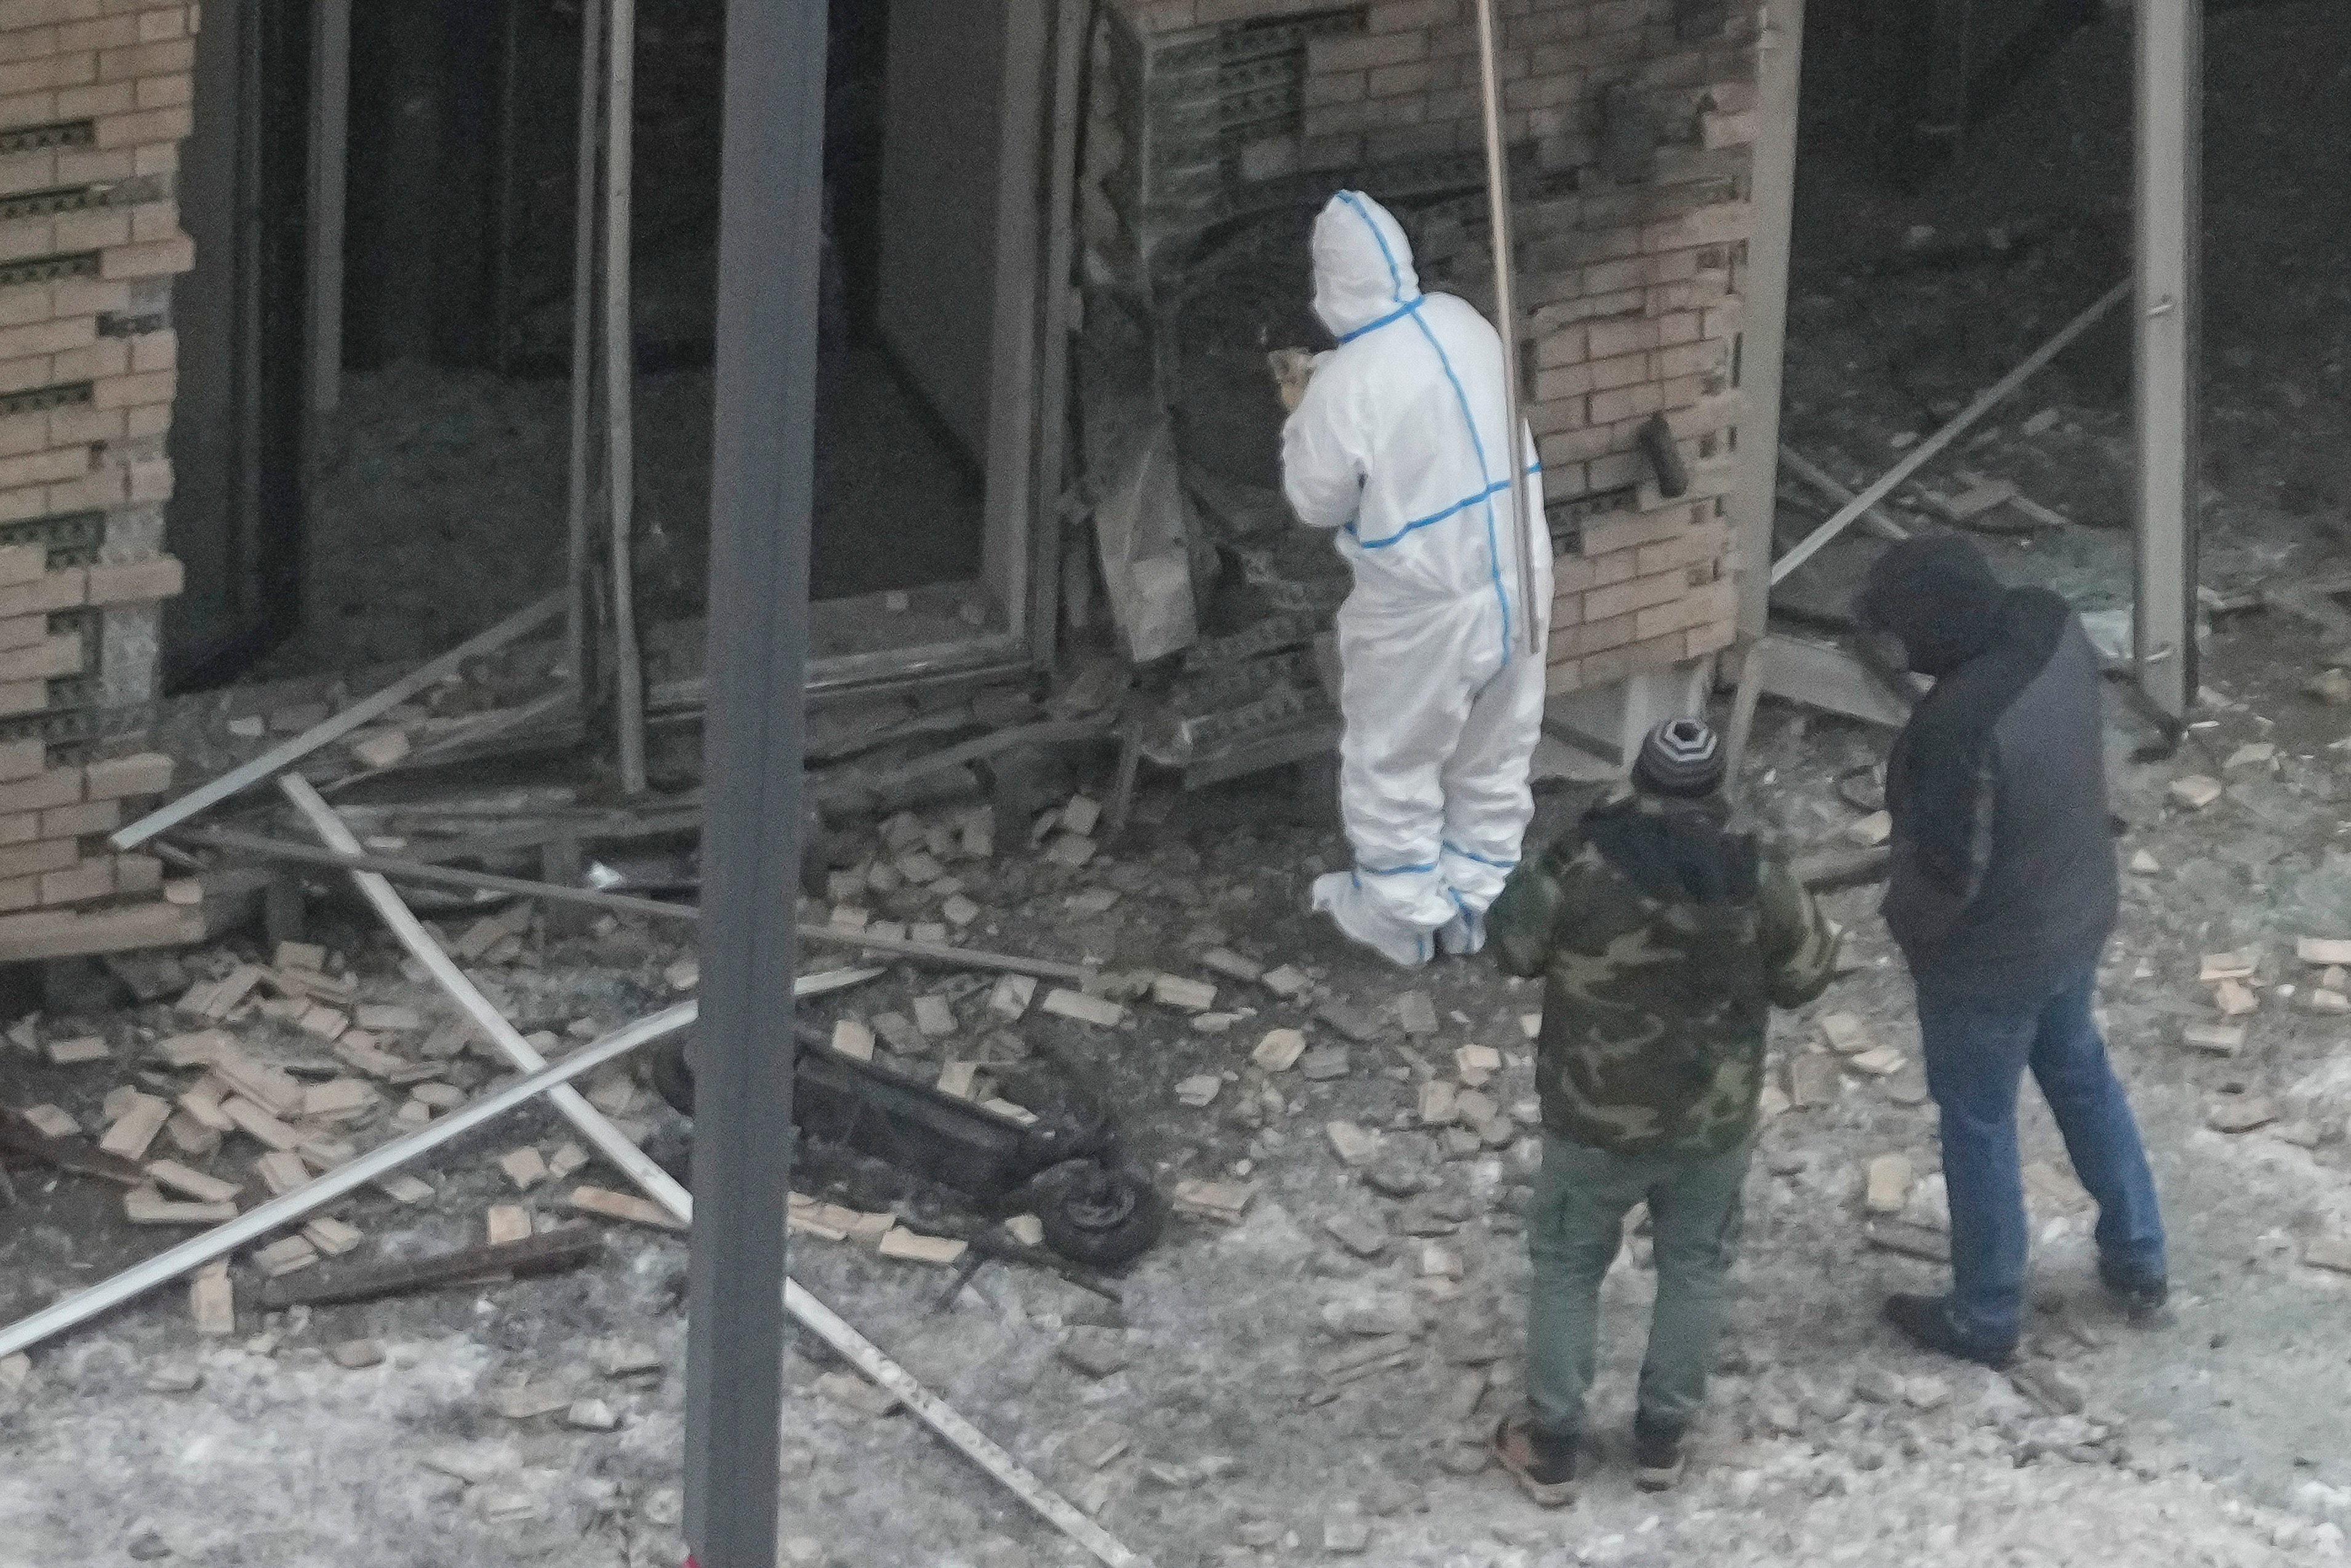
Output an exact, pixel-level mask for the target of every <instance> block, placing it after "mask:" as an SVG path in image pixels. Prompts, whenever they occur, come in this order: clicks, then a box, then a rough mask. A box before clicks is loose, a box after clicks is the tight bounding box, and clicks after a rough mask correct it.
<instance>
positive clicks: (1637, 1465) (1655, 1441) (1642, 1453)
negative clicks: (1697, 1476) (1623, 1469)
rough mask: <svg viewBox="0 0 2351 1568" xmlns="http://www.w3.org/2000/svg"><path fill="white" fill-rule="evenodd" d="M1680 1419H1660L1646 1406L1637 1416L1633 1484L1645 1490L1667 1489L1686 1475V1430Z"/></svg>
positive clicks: (1634, 1432)
mask: <svg viewBox="0 0 2351 1568" xmlns="http://www.w3.org/2000/svg"><path fill="white" fill-rule="evenodd" d="M1684 1430H1685V1428H1684V1427H1683V1426H1682V1425H1681V1424H1680V1423H1678V1422H1669V1421H1660V1420H1656V1419H1655V1418H1653V1417H1652V1416H1650V1415H1649V1413H1648V1412H1647V1411H1646V1410H1644V1411H1640V1412H1638V1413H1636V1414H1635V1416H1634V1417H1633V1469H1634V1474H1633V1484H1634V1485H1635V1486H1637V1487H1639V1488H1640V1489H1641V1490H1643V1491H1667V1490H1671V1489H1672V1488H1673V1487H1675V1486H1676V1485H1677V1484H1679V1482H1680V1480H1681V1479H1682V1464H1683V1458H1682V1433H1683V1431H1684Z"/></svg>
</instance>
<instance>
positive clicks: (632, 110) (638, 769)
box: [604, 0, 813, 795]
mask: <svg viewBox="0 0 2351 1568" xmlns="http://www.w3.org/2000/svg"><path fill="white" fill-rule="evenodd" d="M636 54H637V0H612V47H611V56H610V57H609V59H608V60H607V62H606V65H607V70H606V76H605V80H606V83H607V88H606V92H605V106H604V413H605V420H606V424H605V432H604V490H605V499H606V501H607V502H608V503H609V504H610V505H611V509H612V544H611V552H612V654H613V664H614V666H615V668H614V672H613V673H614V675H615V678H616V679H617V681H618V683H619V685H620V698H621V700H620V704H619V709H618V718H619V729H620V732H621V793H622V794H623V795H642V794H643V793H644V792H645V672H644V664H643V660H642V659H641V657H640V656H639V654H638V652H637V591H636V577H637V573H636V553H635V548H634V546H635V537H636V511H637V463H636V439H637V438H636V382H637V345H636V333H635V315H634V311H633V310H632V307H631V298H632V296H631V293H630V277H629V240H630V235H631V234H632V229H633V217H632V214H633V213H634V211H635V204H634V201H633V199H632V195H631V193H630V183H631V181H632V179H633V177H634V173H635V162H636V145H635V135H634V131H635V126H634V118H635V114H636V100H637V89H636ZM811 177H813V176H811Z"/></svg>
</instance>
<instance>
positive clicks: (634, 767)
mask: <svg viewBox="0 0 2351 1568" xmlns="http://www.w3.org/2000/svg"><path fill="white" fill-rule="evenodd" d="M636 106H637V0H612V37H611V47H610V49H609V50H608V52H607V54H606V57H605V89H604V417H605V427H604V499H605V501H606V503H607V504H608V505H609V506H610V507H611V514H612V516H611V523H612V538H611V555H612V559H611V569H612V664H613V674H614V678H615V684H616V685H618V686H619V688H620V701H619V702H618V703H617V704H616V705H615V716H616V719H617V727H618V728H619V730H620V738H621V793H622V794H623V795H642V794H643V793H644V792H645V671H644V662H643V659H642V658H641V657H640V656H639V654H638V652H637V591H636V580H637V570H636V538H637V527H636V525H637V456H636V454H637V424H636V418H637V415H636V395H637V339H636V308H635V305H634V300H635V293H634V290H633V287H632V279H631V277H630V256H631V255H632V251H631V244H630V242H631V240H632V238H633V237H634V235H635V233H636V218H635V212H636V203H635V199H634V197H633V194H632V191H633V188H634V182H635V179H636V161H637V143H636V115H637V107H636Z"/></svg>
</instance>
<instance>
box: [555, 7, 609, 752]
mask: <svg viewBox="0 0 2351 1568" xmlns="http://www.w3.org/2000/svg"><path fill="white" fill-rule="evenodd" d="M603 39H604V18H603V13H602V10H601V7H599V6H596V5H582V6H580V147H579V161H580V166H579V168H578V169H577V170H576V171H574V178H573V180H572V202H573V208H572V214H571V467H570V472H569V476H567V479H566V484H567V486H568V488H567V490H566V492H565V496H564V538H565V540H566V542H567V546H568V552H567V556H566V559H565V571H566V577H565V582H566V583H567V584H568V585H569V600H568V601H566V603H565V606H564V613H563V663H564V668H565V670H566V672H567V673H568V674H569V676H570V679H571V683H572V686H573V688H574V689H575V690H577V691H579V692H580V693H582V694H583V701H582V703H581V706H582V707H585V706H586V703H585V701H584V694H585V693H586V692H587V691H588V689H589V686H590V681H589V679H588V465H589V450H588V448H589V443H590V440H591V439H592V434H591V431H590V424H589V421H590V418H591V417H592V413H593V409H594V403H595V396H596V385H595V383H596V346H595V339H594V336H593V334H594V332H595V329H596V298H595V296H596V142H597V136H596V131H597V120H598V119H599V115H598V113H597V110H598V107H599V106H600V105H601V103H602V101H603V96H604V81H603V65H602V45H603Z"/></svg>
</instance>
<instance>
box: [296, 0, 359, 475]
mask: <svg viewBox="0 0 2351 1568" xmlns="http://www.w3.org/2000/svg"><path fill="white" fill-rule="evenodd" d="M310 16H311V23H310V27H311V37H310V93H311V102H310V150H309V152H310V156H309V164H310V168H309V176H310V190H309V200H310V223H309V240H310V253H309V257H308V261H309V267H310V279H309V285H310V287H309V319H308V326H307V329H306V330H307V331H308V341H309V350H310V399H309V403H310V412H311V413H314V414H327V413H333V412H334V411H335V409H336V407H337V406H338V405H339V404H340V402H342V391H343V227H344V200H343V197H344V185H345V178H346V175H347V173H348V165H349V162H350V103H351V0H320V3H319V5H316V6H314V7H313V8H312V10H311V13H310ZM312 450H313V454H314V455H315V453H316V451H317V441H316V434H315V432H314V434H313V440H312Z"/></svg>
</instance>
